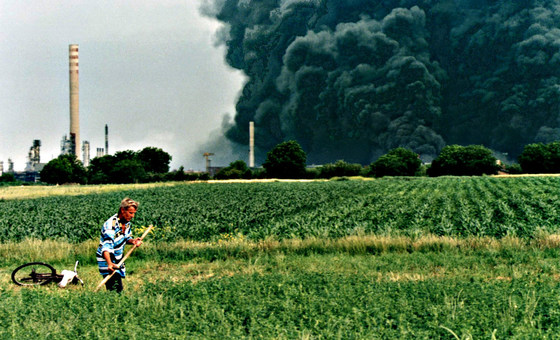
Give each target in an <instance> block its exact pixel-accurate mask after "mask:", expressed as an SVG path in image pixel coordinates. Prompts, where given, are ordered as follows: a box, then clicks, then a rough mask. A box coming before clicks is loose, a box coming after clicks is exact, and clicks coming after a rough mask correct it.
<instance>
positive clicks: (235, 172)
mask: <svg viewBox="0 0 560 340" xmlns="http://www.w3.org/2000/svg"><path fill="white" fill-rule="evenodd" d="M251 176H252V175H251V169H249V167H248V166H247V163H245V162H244V161H242V160H237V161H235V162H231V163H230V164H229V166H227V167H225V168H223V169H221V170H220V171H218V173H217V174H216V175H215V176H214V177H215V178H217V179H240V178H244V179H250V178H251Z"/></svg>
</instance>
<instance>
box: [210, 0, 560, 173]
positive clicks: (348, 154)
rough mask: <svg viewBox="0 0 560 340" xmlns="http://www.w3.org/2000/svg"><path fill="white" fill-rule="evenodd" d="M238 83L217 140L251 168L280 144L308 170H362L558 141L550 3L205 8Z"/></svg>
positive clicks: (557, 35)
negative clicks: (239, 74) (299, 154)
mask: <svg viewBox="0 0 560 340" xmlns="http://www.w3.org/2000/svg"><path fill="white" fill-rule="evenodd" d="M204 9H205V13H206V14H207V15H212V16H214V17H215V18H217V19H218V20H220V21H221V22H223V23H225V24H226V25H225V28H224V31H223V32H221V33H222V34H221V36H222V39H223V40H222V42H223V43H224V44H225V45H226V47H227V55H226V59H227V62H228V63H229V65H231V66H232V67H234V68H237V69H240V70H243V71H244V72H245V74H246V75H247V76H248V81H247V83H246V84H245V87H244V88H243V91H242V93H241V95H240V98H239V101H238V102H237V105H236V113H235V117H234V121H233V122H232V123H233V124H232V125H230V126H229V127H228V129H227V130H226V131H225V132H224V133H225V136H226V137H227V138H228V139H229V140H230V141H231V142H233V143H234V144H238V145H248V138H249V137H248V129H249V122H250V121H254V122H255V142H256V146H257V151H260V152H258V153H257V160H260V161H262V160H263V158H264V157H265V155H266V151H268V150H270V149H271V148H272V147H273V146H275V145H276V144H278V143H280V142H282V141H284V140H289V139H295V140H297V141H298V142H299V143H300V144H301V146H302V147H303V149H304V150H305V151H306V152H307V154H308V162H309V163H325V162H332V161H335V160H338V159H344V160H346V161H349V162H359V163H362V164H368V163H370V162H372V161H374V160H375V159H376V158H377V157H378V156H380V155H381V154H383V153H385V152H387V151H388V150H389V149H391V148H395V147H399V146H404V147H408V148H410V149H412V150H414V151H416V152H417V153H419V154H421V156H422V158H423V159H425V160H429V159H430V158H433V157H434V156H436V155H437V153H438V152H439V151H440V150H441V148H442V147H443V146H444V145H446V144H462V145H467V144H483V145H485V146H487V147H489V148H492V149H494V150H496V151H500V152H504V153H508V154H509V155H510V157H512V158H513V157H515V156H516V155H518V154H519V153H520V152H521V151H522V148H523V146H524V145H526V144H528V143H532V142H550V141H552V140H558V139H560V116H559V105H558V104H559V102H558V98H559V94H560V93H559V90H560V79H559V77H560V29H559V28H558V27H560V1H546V0H540V1H537V0H535V1H529V0H518V1H491V0H443V1H431V0H424V1H421V0H400V1H398V0H386V1H382V0H380V1H371V0H370V1H367V0H261V1H256V0H255V1H253V0H215V1H210V0H208V1H207V3H206V4H205V6H204Z"/></svg>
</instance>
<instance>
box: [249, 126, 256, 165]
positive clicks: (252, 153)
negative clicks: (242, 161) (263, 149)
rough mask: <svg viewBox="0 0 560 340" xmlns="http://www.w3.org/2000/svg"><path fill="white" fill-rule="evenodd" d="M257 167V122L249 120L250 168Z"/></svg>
mask: <svg viewBox="0 0 560 340" xmlns="http://www.w3.org/2000/svg"><path fill="white" fill-rule="evenodd" d="M254 167H255V123H254V122H249V168H254Z"/></svg>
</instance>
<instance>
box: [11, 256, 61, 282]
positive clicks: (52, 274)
mask: <svg viewBox="0 0 560 340" xmlns="http://www.w3.org/2000/svg"><path fill="white" fill-rule="evenodd" d="M28 270H30V271H31V272H29V273H28V272H27V271H28ZM55 278H56V269H54V268H53V267H52V266H51V265H50V264H47V263H43V262H29V263H26V264H22V265H21V266H19V267H17V268H16V269H14V271H13V272H12V281H13V282H14V283H15V284H16V285H18V286H41V285H46V284H47V283H49V282H52V280H54V279H55Z"/></svg>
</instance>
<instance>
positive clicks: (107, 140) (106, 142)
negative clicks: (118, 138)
mask: <svg viewBox="0 0 560 340" xmlns="http://www.w3.org/2000/svg"><path fill="white" fill-rule="evenodd" d="M108 154H109V127H108V126H107V124H105V155H108Z"/></svg>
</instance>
